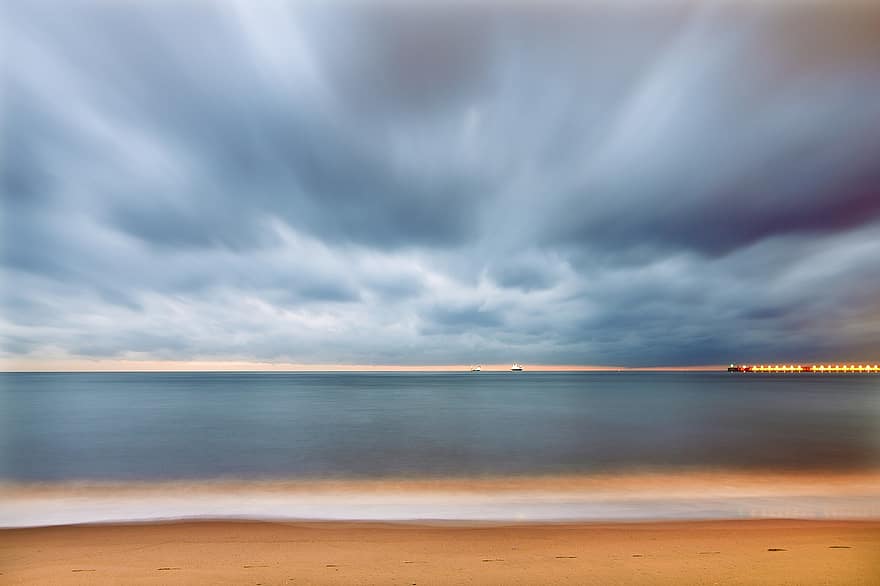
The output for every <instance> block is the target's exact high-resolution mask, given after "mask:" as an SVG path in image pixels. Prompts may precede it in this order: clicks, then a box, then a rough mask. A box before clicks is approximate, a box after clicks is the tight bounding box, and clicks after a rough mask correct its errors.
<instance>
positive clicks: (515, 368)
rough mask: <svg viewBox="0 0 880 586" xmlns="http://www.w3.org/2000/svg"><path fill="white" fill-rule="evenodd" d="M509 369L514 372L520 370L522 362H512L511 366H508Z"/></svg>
mask: <svg viewBox="0 0 880 586" xmlns="http://www.w3.org/2000/svg"><path fill="white" fill-rule="evenodd" d="M510 370H512V371H514V372H522V364H519V363H517V362H514V363H513V366H511V367H510Z"/></svg>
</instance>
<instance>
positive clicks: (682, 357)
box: [0, 0, 880, 366]
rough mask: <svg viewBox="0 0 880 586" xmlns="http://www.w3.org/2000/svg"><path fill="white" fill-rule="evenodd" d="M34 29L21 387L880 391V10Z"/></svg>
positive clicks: (105, 20)
mask: <svg viewBox="0 0 880 586" xmlns="http://www.w3.org/2000/svg"><path fill="white" fill-rule="evenodd" d="M2 13H3V14H2V16H3V17H2V19H0V38H2V41H0V43H2V73H0V75H2V86H0V91H2V96H0V140H2V151H0V157H2V158H0V195H2V207H0V214H2V217H0V229H2V235H0V246H2V250H0V279H2V281H0V308H2V309H0V320H2V321H0V323H2V329H0V336H2V342H0V352H2V355H0V358H2V360H3V363H4V364H6V365H7V366H8V365H13V366H14V364H15V363H16V361H17V360H23V359H55V358H71V357H87V358H93V357H97V358H126V359H143V360H243V361H249V360H253V361H280V362H296V363H320V364H328V363H349V364H368V363H375V364H444V363H471V362H506V361H511V360H518V361H520V362H525V363H527V364H528V363H545V364H619V365H642V366H648V365H660V364H677V365H688V364H715V363H725V362H730V361H734V360H737V361H740V360H742V361H752V360H758V361H771V360H780V361H782V360H792V361H794V360H804V361H810V360H838V359H847V360H874V361H876V359H877V352H878V349H880V99H878V96H880V6H878V5H877V4H876V3H871V2H865V3H860V2H848V1H844V2H827V3H818V2H817V3H790V2H778V3H774V2H767V3H752V2H742V3H737V2H728V3H701V2H700V3H698V2H686V3H672V2H666V3H635V2H634V3H627V2H623V3H619V2H615V3H611V2H608V3H602V2H598V3H572V4H567V3H550V4H548V5H544V4H538V3H510V4H505V3H486V4H483V5H480V4H473V3H452V4H421V5H412V6H407V5H405V4H403V3H396V2H394V3H380V2H368V3H363V2H352V3H345V2H340V3H310V2H244V1H241V2H216V3H205V2H176V3H165V2H163V3H154V2H121V3H111V2H80V1H74V2H65V3H59V2H43V1H34V2H24V1H13V0H3V2H2Z"/></svg>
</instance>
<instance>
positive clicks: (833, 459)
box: [0, 372, 880, 481]
mask: <svg viewBox="0 0 880 586" xmlns="http://www.w3.org/2000/svg"><path fill="white" fill-rule="evenodd" d="M878 466H880V376H872V375H840V376H817V375H766V376H765V375H742V374H728V373H534V372H524V373H520V374H514V373H488V372H483V373H479V374H477V373H473V374H472V373H417V374H410V373H366V374H364V373H322V374H305V373H295V374H286V373H285V374H281V373H97V374H96V373H75V374H72V373H51V374H49V373H40V374H36V373H4V374H0V480H14V481H68V480H174V479H213V478H243V479H251V478H285V479H288V478H312V477H354V478H371V477H395V476H409V477H412V476H416V477H421V476H468V475H508V474H529V475H530V474H551V473H588V474H589V473H595V472H617V471H628V470H632V469H639V470H641V469H651V470H661V471H662V470H680V469H683V468H684V469H694V468H697V469H701V468H712V469H719V468H721V469H732V470H764V469H772V470H789V469H790V470H829V471H832V470H859V469H870V468H876V467H878Z"/></svg>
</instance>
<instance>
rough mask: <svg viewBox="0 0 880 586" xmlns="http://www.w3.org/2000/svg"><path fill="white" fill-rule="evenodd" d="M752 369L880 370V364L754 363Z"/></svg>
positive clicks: (761, 370)
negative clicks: (811, 364) (810, 364)
mask: <svg viewBox="0 0 880 586" xmlns="http://www.w3.org/2000/svg"><path fill="white" fill-rule="evenodd" d="M752 370H753V371H756V372H803V371H804V370H813V371H814V372H880V364H874V365H871V364H859V365H855V364H827V365H826V364H814V365H813V366H812V367H809V366H800V365H798V364H772V365H766V366H765V365H763V364H762V365H760V366H758V365H754V366H752Z"/></svg>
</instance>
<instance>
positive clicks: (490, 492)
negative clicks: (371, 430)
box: [0, 471, 880, 528]
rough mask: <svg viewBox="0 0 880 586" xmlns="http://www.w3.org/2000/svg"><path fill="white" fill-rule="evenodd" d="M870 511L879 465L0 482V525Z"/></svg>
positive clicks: (877, 513) (821, 515) (658, 517)
mask: <svg viewBox="0 0 880 586" xmlns="http://www.w3.org/2000/svg"><path fill="white" fill-rule="evenodd" d="M773 518H792V519H838V520H846V519H852V520H856V519H867V520H880V471H878V472H874V471H870V472H867V471H866V472H853V473H815V472H813V473H795V472H791V473H766V472H720V471H715V472H712V471H692V472H665V473H656V472H655V473H651V472H632V473H619V474H604V475H603V474H600V475H592V476H588V475H558V476H526V477H522V476H510V477H488V478H486V477H481V478H438V479H426V478H415V479H414V478H396V479H347V480H343V479H311V480H307V479H301V480H256V481H250V482H247V481H241V480H202V481H173V482H154V483H149V482H130V483H119V482H116V483H113V482H109V483H108V482H104V483H100V482H92V483H88V482H86V483H82V482H79V483H73V482H69V483H57V484H53V483H28V484H25V483H8V482H7V483H0V527H7V528H12V527H39V526H59V525H77V524H84V523H130V522H139V523H140V522H154V521H160V520H161V521H164V520H184V519H198V520H200V519H236V520H242V519H243V520H254V521H278V522H283V521H300V522H305V521H308V522H311V521H315V522H318V521H374V522H383V521H389V522H395V521H424V520H435V521H453V522H456V521H460V522H517V521H526V522H534V523H541V522H602V521H607V522H621V521H627V522H640V521H641V522H645V521H664V520H665V521H674V520H723V519H773Z"/></svg>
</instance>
